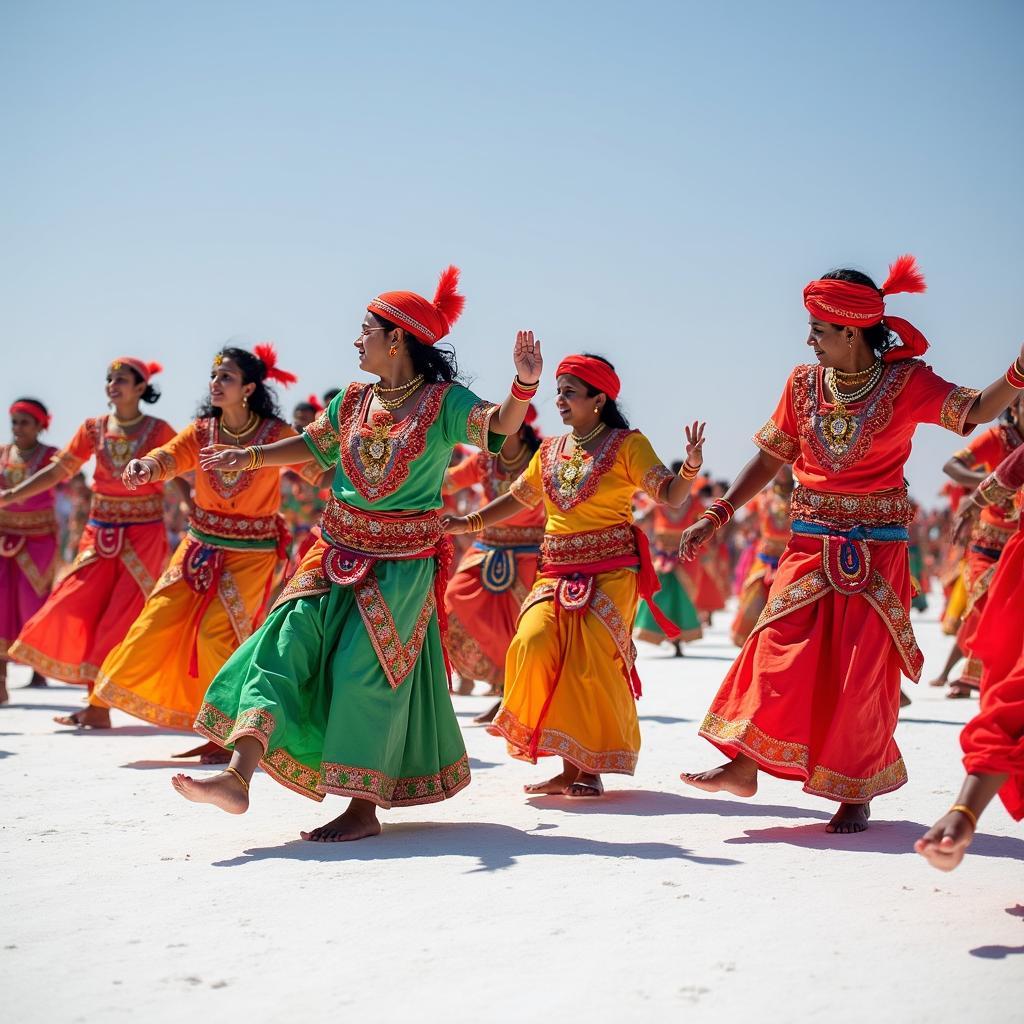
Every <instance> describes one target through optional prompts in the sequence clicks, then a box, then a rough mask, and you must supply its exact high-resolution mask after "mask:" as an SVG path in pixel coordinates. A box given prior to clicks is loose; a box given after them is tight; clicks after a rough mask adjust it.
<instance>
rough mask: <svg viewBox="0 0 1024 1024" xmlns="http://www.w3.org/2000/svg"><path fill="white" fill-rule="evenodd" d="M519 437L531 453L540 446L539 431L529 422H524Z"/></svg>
mask: <svg viewBox="0 0 1024 1024" xmlns="http://www.w3.org/2000/svg"><path fill="white" fill-rule="evenodd" d="M519 437H520V438H521V440H522V442H523V444H524V445H526V448H527V450H528V451H529V453H530V454H531V455H532V454H533V453H534V452H535V451H536V450H537V449H538V448H539V447H540V438H539V437H538V436H537V431H536V430H534V429H533V427H531V426H530V424H529V423H524V424H523V425H522V426H521V427H520V428H519Z"/></svg>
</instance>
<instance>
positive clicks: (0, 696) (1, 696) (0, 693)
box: [0, 680, 11, 704]
mask: <svg viewBox="0 0 1024 1024" xmlns="http://www.w3.org/2000/svg"><path fill="white" fill-rule="evenodd" d="M10 699H11V697H10V694H8V692H7V683H6V682H4V681H3V680H0V704H6V703H7V702H8V701H9V700H10Z"/></svg>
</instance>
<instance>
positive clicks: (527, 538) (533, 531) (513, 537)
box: [480, 526, 544, 550]
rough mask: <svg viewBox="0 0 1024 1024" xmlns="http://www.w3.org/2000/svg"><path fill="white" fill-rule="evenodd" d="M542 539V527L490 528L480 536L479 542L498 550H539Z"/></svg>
mask: <svg viewBox="0 0 1024 1024" xmlns="http://www.w3.org/2000/svg"><path fill="white" fill-rule="evenodd" d="M543 539H544V527H543V526H491V527H489V528H488V529H486V530H484V532H483V533H481V534H480V540H481V541H482V542H483V543H484V544H492V545H493V546H494V547H499V548H500V547H507V548H518V547H530V546H536V547H537V549H538V550H539V549H540V544H541V541H542V540H543Z"/></svg>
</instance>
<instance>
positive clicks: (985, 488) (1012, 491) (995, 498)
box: [978, 473, 1017, 508]
mask: <svg viewBox="0 0 1024 1024" xmlns="http://www.w3.org/2000/svg"><path fill="white" fill-rule="evenodd" d="M978 493H979V494H980V495H981V496H982V498H984V499H985V501H987V502H988V503H989V504H990V505H998V506H1000V507H1001V508H1008V507H1011V506H1012V505H1013V501H1014V498H1015V497H1016V495H1017V489H1016V488H1015V487H1007V486H1006V485H1005V484H1002V483H1000V480H999V477H998V476H996V474H995V473H990V474H989V475H988V476H987V477H985V479H984V480H983V481H982V482H981V485H980V486H979V487H978Z"/></svg>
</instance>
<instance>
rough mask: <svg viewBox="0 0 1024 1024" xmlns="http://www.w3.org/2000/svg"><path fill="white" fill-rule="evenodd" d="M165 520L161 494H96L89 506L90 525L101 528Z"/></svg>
mask: <svg viewBox="0 0 1024 1024" xmlns="http://www.w3.org/2000/svg"><path fill="white" fill-rule="evenodd" d="M163 518H164V499H163V496H162V495H159V494H147V495H145V496H143V497H134V496H131V495H125V496H123V497H116V498H115V497H112V496H111V495H109V494H94V495H93V496H92V503H91V504H90V506H89V524H90V525H91V526H99V527H120V526H137V525H140V524H142V523H158V522H161V521H162V520H163Z"/></svg>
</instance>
